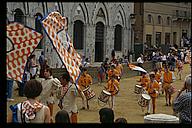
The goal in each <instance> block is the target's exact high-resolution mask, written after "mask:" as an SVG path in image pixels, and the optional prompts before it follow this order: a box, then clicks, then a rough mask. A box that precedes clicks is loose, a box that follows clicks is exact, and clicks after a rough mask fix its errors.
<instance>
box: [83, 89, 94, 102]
mask: <svg viewBox="0 0 192 128" xmlns="http://www.w3.org/2000/svg"><path fill="white" fill-rule="evenodd" d="M83 93H84V94H85V97H86V99H87V100H90V99H91V98H93V97H94V96H95V92H94V91H93V90H91V88H90V87H87V88H86V89H84V90H83Z"/></svg>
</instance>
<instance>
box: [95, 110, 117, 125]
mask: <svg viewBox="0 0 192 128" xmlns="http://www.w3.org/2000/svg"><path fill="white" fill-rule="evenodd" d="M99 116H100V122H101V123H114V112H113V110H112V109H111V108H101V109H100V110H99Z"/></svg>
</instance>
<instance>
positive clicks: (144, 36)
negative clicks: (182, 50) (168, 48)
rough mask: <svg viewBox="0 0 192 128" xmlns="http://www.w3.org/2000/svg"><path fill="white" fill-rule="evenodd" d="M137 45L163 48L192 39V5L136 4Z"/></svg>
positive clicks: (165, 3)
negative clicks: (184, 39) (183, 39)
mask: <svg viewBox="0 0 192 128" xmlns="http://www.w3.org/2000/svg"><path fill="white" fill-rule="evenodd" d="M134 10H135V14H136V23H135V24H136V25H135V31H134V32H135V39H134V40H135V43H136V44H137V43H142V44H143V47H154V46H155V47H163V46H165V45H172V46H173V45H174V44H177V45H178V46H179V47H183V46H184V44H182V41H181V39H182V38H188V39H189V38H191V3H190V2H175V3H168V2H164V3H162V2H156V3H135V7H134Z"/></svg>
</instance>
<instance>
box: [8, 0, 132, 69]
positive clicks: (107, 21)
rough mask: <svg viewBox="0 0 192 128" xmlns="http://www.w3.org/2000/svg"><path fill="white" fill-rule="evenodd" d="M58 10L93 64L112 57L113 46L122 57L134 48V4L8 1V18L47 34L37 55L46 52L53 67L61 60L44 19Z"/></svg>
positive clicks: (72, 36)
mask: <svg viewBox="0 0 192 128" xmlns="http://www.w3.org/2000/svg"><path fill="white" fill-rule="evenodd" d="M56 10H57V11H59V12H60V13H61V14H62V16H65V17H68V21H69V24H68V33H69V35H70V37H71V38H72V40H73V43H74V47H75V49H76V50H77V51H78V53H80V54H81V55H82V56H85V57H87V58H89V59H90V61H91V63H93V62H102V61H103V60H104V59H105V58H106V57H108V58H110V57H111V51H112V49H115V51H116V56H119V57H122V56H123V55H128V52H129V51H132V50H133V48H134V47H133V44H134V43H133V38H132V37H131V36H133V34H132V33H131V32H132V31H131V19H130V15H132V14H133V12H134V3H118V2H115V3H112V2H80V3H79V2H7V21H16V22H20V23H22V24H24V25H26V26H28V27H31V28H33V29H36V30H37V31H38V32H41V33H42V34H44V38H43V40H42V41H41V43H40V45H39V46H38V47H37V49H36V50H35V54H37V56H39V54H40V51H44V52H45V56H46V57H47V58H48V61H49V64H50V65H51V66H53V67H56V65H57V66H61V62H60V60H59V57H58V55H57V53H56V52H55V50H54V48H53V47H52V44H51V42H50V40H49V39H48V37H47V35H46V34H45V32H44V30H43V28H42V26H41V22H40V20H41V19H42V18H44V17H45V16H46V15H48V14H49V13H50V12H52V11H56Z"/></svg>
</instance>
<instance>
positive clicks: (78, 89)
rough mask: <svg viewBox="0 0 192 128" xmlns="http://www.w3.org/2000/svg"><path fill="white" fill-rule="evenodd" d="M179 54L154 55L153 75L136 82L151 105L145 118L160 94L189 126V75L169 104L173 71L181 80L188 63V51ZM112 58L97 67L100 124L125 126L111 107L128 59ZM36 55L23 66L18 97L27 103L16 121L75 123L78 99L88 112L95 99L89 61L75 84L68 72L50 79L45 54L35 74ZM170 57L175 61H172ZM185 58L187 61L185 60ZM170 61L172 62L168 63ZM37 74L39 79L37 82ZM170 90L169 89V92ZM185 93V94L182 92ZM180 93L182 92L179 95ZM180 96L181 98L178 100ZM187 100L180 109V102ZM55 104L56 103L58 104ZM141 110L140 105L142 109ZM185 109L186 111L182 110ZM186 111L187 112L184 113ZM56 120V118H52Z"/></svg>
mask: <svg viewBox="0 0 192 128" xmlns="http://www.w3.org/2000/svg"><path fill="white" fill-rule="evenodd" d="M181 52H182V51H179V50H178V51H176V50H174V51H172V52H171V53H170V54H168V55H162V54H161V53H159V52H157V53H155V52H154V53H153V54H152V58H153V59H152V60H153V62H154V67H153V72H150V73H149V74H148V73H145V72H141V79H140V80H138V81H137V82H139V83H140V86H141V87H142V93H145V94H148V95H149V96H150V98H151V101H152V103H149V104H147V105H146V106H144V107H147V112H146V113H145V114H146V115H148V114H150V111H151V109H150V108H151V104H152V109H153V112H152V113H153V114H155V113H156V107H157V106H156V102H157V101H156V100H157V97H158V96H159V95H165V105H166V106H173V110H174V111H175V112H178V113H179V115H180V116H179V118H180V121H181V123H189V122H191V120H190V119H189V117H191V111H190V112H189V111H188V110H189V106H191V104H190V103H189V102H190V101H191V99H190V97H189V95H190V94H189V92H190V91H191V83H190V82H189V79H190V80H191V76H187V77H186V79H185V86H184V87H183V88H182V89H181V91H179V94H178V96H177V98H176V99H175V100H174V101H172V100H171V96H172V94H173V93H174V90H173V89H174V88H173V87H172V83H173V82H174V80H175V75H174V72H175V68H176V67H177V68H178V72H177V74H178V75H179V76H180V79H182V70H183V69H182V68H183V64H184V63H191V62H190V60H189V58H190V57H191V56H190V52H191V51H190V50H188V51H187V54H186V56H184V57H183V53H181ZM111 55H112V59H111V60H110V62H109V59H108V58H106V59H105V61H104V62H103V63H102V64H101V65H100V66H99V67H98V70H97V71H98V82H99V83H104V82H105V86H104V88H103V90H102V92H108V93H109V94H105V95H104V93H101V94H100V97H99V98H98V100H100V101H101V102H104V103H105V101H107V102H106V103H108V107H106V108H101V109H100V110H99V116H100V122H101V123H127V120H126V119H125V118H123V117H119V118H117V119H115V120H114V112H113V111H114V104H115V96H116V95H118V94H119V92H120V80H121V77H122V75H123V66H122V63H123V62H124V63H126V64H127V65H128V64H129V61H128V60H127V57H125V58H124V59H116V58H115V54H114V53H113V52H112V54H111ZM35 57H36V56H35V55H31V56H30V57H29V59H28V61H27V64H26V67H25V73H24V76H26V77H24V78H23V82H22V83H20V84H22V85H20V86H19V90H23V91H20V92H21V94H20V96H25V97H27V100H26V101H23V102H21V103H20V107H21V108H20V109H19V110H18V111H19V117H20V120H19V122H30V123H54V122H55V123H78V114H79V113H78V107H77V104H76V98H77V96H80V97H81V98H82V108H81V109H89V107H90V106H89V100H90V99H92V98H93V97H94V96H95V93H94V90H92V89H91V85H92V76H91V75H90V74H89V73H88V70H87V67H88V65H89V62H88V59H85V60H86V61H84V62H83V63H82V66H81V67H80V69H81V75H80V77H79V79H78V82H77V83H76V84H74V83H73V82H71V78H70V75H69V73H68V72H65V73H63V74H62V75H61V76H60V77H59V78H53V76H52V69H51V68H50V66H49V65H48V62H47V59H46V58H45V57H44V53H43V52H42V53H41V56H40V57H39V59H38V60H39V66H40V73H39V74H37V72H38V64H36V61H35V60H36V58H35ZM173 58H174V59H175V61H173ZM184 58H188V59H184ZM170 62H171V63H170ZM137 63H138V66H140V67H143V65H142V64H143V63H144V57H143V55H142V54H141V55H140V57H139V58H138V59H137ZM37 75H38V76H39V77H40V78H42V79H40V80H39V79H38V80H37V79H36V77H37ZM12 86H13V80H11V79H7V87H8V88H7V100H8V101H13V100H14V99H12ZM170 88H171V89H170ZM184 91H186V92H184ZM181 92H182V93H184V94H183V95H181ZM181 97H182V98H181ZM184 100H187V103H186V105H185V107H186V106H187V105H188V107H186V108H183V105H184V104H183V102H184ZM57 101H58V102H57ZM55 104H57V105H58V106H59V108H60V110H59V111H58V112H57V113H56V115H53V110H54V105H55ZM142 107H143V106H142ZM184 109H185V110H184ZM186 111H187V112H188V113H186ZM54 117H55V119H54Z"/></svg>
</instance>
